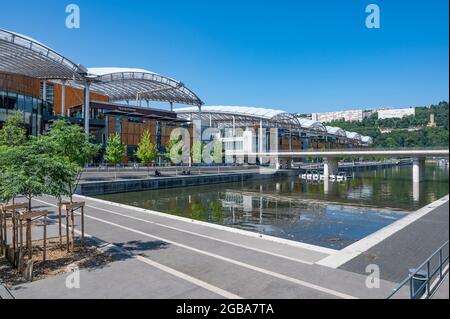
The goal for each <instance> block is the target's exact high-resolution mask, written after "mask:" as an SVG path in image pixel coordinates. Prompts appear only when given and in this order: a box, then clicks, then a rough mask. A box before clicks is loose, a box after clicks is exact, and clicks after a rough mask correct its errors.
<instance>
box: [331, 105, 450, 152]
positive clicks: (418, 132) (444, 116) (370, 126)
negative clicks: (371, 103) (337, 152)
mask: <svg viewBox="0 0 450 319" xmlns="http://www.w3.org/2000/svg"><path fill="white" fill-rule="evenodd" d="M448 108H449V106H448V103H447V102H440V103H439V104H438V105H431V106H430V107H417V108H416V109H415V115H410V116H406V117H404V118H394V119H378V114H377V113H374V114H372V115H371V116H370V117H368V118H365V119H364V120H363V121H362V122H357V121H354V122H347V121H343V120H338V121H332V122H330V123H328V124H327V125H330V126H337V127H341V128H342V129H344V130H347V131H353V132H357V133H359V134H362V135H367V136H371V137H372V138H373V139H374V144H373V145H372V146H373V147H379V148H399V147H433V146H448V134H449V131H448V121H449V109H448ZM431 112H433V113H434V114H435V120H436V127H435V128H430V127H427V125H428V123H429V120H430V113H431ZM380 128H381V129H383V128H390V129H393V131H392V132H390V133H385V134H382V133H381V131H380ZM413 128H416V129H415V130H413ZM408 129H409V130H408Z"/></svg>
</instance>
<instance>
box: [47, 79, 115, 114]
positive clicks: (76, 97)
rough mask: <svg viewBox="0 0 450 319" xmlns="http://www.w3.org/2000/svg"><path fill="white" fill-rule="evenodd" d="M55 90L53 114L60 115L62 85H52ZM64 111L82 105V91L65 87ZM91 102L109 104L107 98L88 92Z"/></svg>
mask: <svg viewBox="0 0 450 319" xmlns="http://www.w3.org/2000/svg"><path fill="white" fill-rule="evenodd" d="M53 86H54V88H55V99H54V102H53V112H54V113H55V114H61V110H62V103H61V102H62V99H61V95H62V85H61V84H53ZM65 95H66V96H65V103H64V104H65V109H66V110H68V109H70V108H71V107H74V106H77V105H80V104H83V103H84V90H82V89H78V88H74V87H70V86H67V85H66V94H65ZM90 97H91V101H101V102H109V98H108V97H107V96H105V95H102V94H98V93H95V92H90Z"/></svg>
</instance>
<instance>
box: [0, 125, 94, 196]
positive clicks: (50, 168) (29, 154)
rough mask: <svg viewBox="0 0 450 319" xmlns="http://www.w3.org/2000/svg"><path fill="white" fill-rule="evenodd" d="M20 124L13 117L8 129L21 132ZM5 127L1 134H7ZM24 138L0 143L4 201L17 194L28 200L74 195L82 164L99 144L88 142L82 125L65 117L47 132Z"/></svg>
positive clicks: (0, 186)
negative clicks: (67, 120)
mask: <svg viewBox="0 0 450 319" xmlns="http://www.w3.org/2000/svg"><path fill="white" fill-rule="evenodd" d="M20 125H21V123H20V121H17V120H14V121H13V122H12V123H10V127H8V128H6V129H7V130H9V132H19V130H16V128H17V127H20ZM14 126H16V128H14ZM4 129H5V128H4ZM4 129H2V130H0V135H5V134H6V133H5V132H4ZM25 142H26V143H22V144H21V145H3V146H0V200H2V201H5V202H8V201H10V200H11V199H13V198H14V197H16V196H18V195H24V196H25V197H27V198H28V200H29V201H31V198H32V197H34V196H39V195H43V194H48V195H53V196H55V197H57V198H59V199H60V198H61V197H62V196H64V195H67V196H70V198H72V195H73V192H74V191H75V189H76V185H77V184H78V181H79V176H80V174H81V171H82V169H83V167H84V166H85V165H86V164H87V163H88V162H89V161H91V160H92V158H93V157H95V155H96V154H97V152H98V150H99V146H96V145H93V144H91V143H89V141H88V140H87V138H86V135H85V134H84V133H83V131H82V130H81V128H80V127H78V126H76V125H69V124H68V123H66V122H64V121H56V122H55V123H54V124H53V125H52V127H51V129H50V131H49V132H48V133H46V134H44V135H41V136H38V137H31V138H30V139H29V140H25Z"/></svg>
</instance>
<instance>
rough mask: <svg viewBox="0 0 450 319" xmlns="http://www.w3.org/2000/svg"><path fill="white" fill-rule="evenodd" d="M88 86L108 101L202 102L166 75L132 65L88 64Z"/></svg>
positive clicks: (181, 84) (198, 103)
mask: <svg viewBox="0 0 450 319" xmlns="http://www.w3.org/2000/svg"><path fill="white" fill-rule="evenodd" d="M88 73H89V76H90V77H91V78H94V81H93V82H92V86H91V87H92V90H94V91H97V92H100V93H103V94H105V95H107V96H109V98H110V100H111V101H125V100H148V101H161V102H173V103H180V104H190V105H196V106H200V105H202V104H203V102H202V101H201V100H200V98H199V97H198V96H197V95H196V94H195V93H194V92H192V91H191V90H189V89H188V88H187V87H186V86H185V85H184V84H183V83H181V82H179V81H177V80H174V79H171V78H169V77H166V76H163V75H160V74H157V73H154V72H150V71H147V70H143V69H134V68H89V69H88Z"/></svg>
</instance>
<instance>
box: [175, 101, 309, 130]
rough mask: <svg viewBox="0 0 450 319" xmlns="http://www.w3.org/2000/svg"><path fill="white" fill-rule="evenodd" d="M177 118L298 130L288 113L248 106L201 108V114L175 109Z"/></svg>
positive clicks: (192, 110) (195, 111)
mask: <svg viewBox="0 0 450 319" xmlns="http://www.w3.org/2000/svg"><path fill="white" fill-rule="evenodd" d="M174 111H175V112H177V114H178V117H181V118H185V119H192V118H197V119H198V117H199V116H201V119H202V120H204V121H211V122H216V123H218V124H219V125H220V126H223V127H229V126H231V125H232V123H233V122H234V124H235V125H237V126H254V125H259V122H260V121H262V122H263V125H264V126H266V127H274V126H280V125H283V126H285V127H286V128H290V129H300V122H299V121H298V119H297V118H295V116H293V115H292V114H290V113H287V112H284V111H281V110H274V109H264V108H257V107H248V106H203V107H202V108H201V111H202V112H201V114H200V113H199V112H198V109H197V108H194V107H186V108H177V109H175V110H174Z"/></svg>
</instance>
